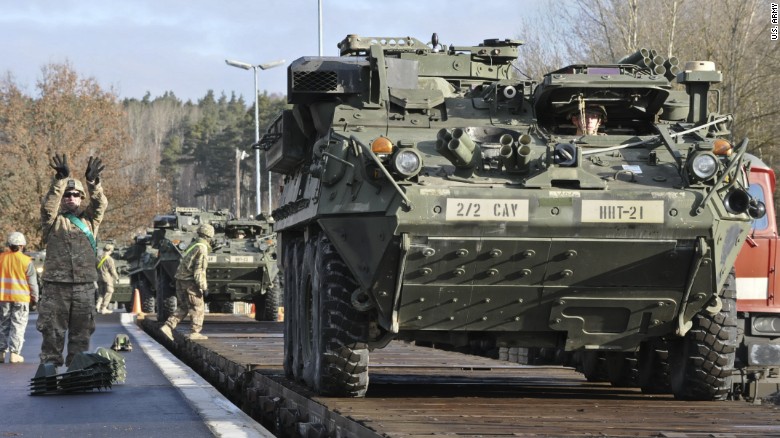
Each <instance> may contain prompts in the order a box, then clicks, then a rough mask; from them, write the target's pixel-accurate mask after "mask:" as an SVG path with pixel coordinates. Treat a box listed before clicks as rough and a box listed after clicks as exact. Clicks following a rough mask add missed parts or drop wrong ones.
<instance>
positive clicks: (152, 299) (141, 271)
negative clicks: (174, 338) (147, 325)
mask: <svg viewBox="0 0 780 438" xmlns="http://www.w3.org/2000/svg"><path fill="white" fill-rule="evenodd" d="M157 253H158V251H157V249H155V248H153V247H152V230H147V232H146V234H141V235H138V236H136V237H135V242H134V243H133V245H130V246H129V247H128V248H127V249H126V250H125V254H124V257H123V258H124V259H125V260H127V264H128V267H127V275H128V276H129V278H130V286H131V288H132V290H135V289H137V290H138V292H139V294H140V299H141V310H142V311H143V312H144V313H155V312H156V310H157V309H156V306H155V303H156V301H157V297H156V294H157V289H156V286H155V285H156V284H157V273H156V271H155V266H156V264H157Z"/></svg>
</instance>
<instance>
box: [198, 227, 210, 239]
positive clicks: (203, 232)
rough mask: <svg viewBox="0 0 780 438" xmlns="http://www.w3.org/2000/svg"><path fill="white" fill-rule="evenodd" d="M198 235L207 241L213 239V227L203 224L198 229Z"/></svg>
mask: <svg viewBox="0 0 780 438" xmlns="http://www.w3.org/2000/svg"><path fill="white" fill-rule="evenodd" d="M198 235H199V236H201V237H205V238H207V239H211V238H212V237H214V227H212V226H211V225H209V224H203V225H201V226H199V227H198Z"/></svg>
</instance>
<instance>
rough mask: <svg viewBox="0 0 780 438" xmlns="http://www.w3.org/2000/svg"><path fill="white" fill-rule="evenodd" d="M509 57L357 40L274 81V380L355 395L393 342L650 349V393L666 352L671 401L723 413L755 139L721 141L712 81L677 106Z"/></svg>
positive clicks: (269, 136)
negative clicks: (279, 297) (277, 280)
mask: <svg viewBox="0 0 780 438" xmlns="http://www.w3.org/2000/svg"><path fill="white" fill-rule="evenodd" d="M520 45H521V43H520V42H519V41H515V40H497V39H493V40H485V41H484V43H482V44H479V45H475V46H445V45H441V44H439V42H438V38H437V37H436V35H434V37H433V38H432V41H431V43H430V45H429V44H425V43H423V42H421V41H419V40H417V39H414V38H408V37H401V38H391V37H359V36H356V35H350V36H348V37H347V38H346V39H344V40H343V41H342V42H341V43H340V44H339V49H340V52H341V56H340V57H303V58H299V59H298V60H296V61H294V62H293V63H292V64H291V65H290V66H289V67H288V93H287V96H288V103H290V104H292V109H290V110H285V111H284V112H283V113H282V114H281V115H280V116H279V118H277V119H276V120H275V122H273V123H272V124H271V126H270V127H269V128H268V131H267V133H266V134H265V135H264V136H263V138H262V139H261V142H260V143H261V147H263V148H267V159H268V165H269V166H270V168H271V170H272V171H274V172H278V173H281V174H284V175H285V178H286V179H285V184H284V189H283V193H282V195H281V199H280V202H279V208H278V209H277V210H275V211H274V212H273V217H274V219H275V220H276V224H275V229H276V231H277V233H278V237H279V239H280V245H281V260H282V271H283V272H284V287H285V293H284V295H285V298H284V302H285V328H284V330H285V360H284V365H285V373H286V374H287V375H288V376H289V377H291V378H294V379H297V380H299V381H302V382H305V384H307V385H308V386H309V387H311V388H312V389H313V390H314V391H316V392H318V393H320V394H325V395H338V396H363V395H365V392H366V390H367V387H368V381H369V376H368V358H369V352H370V351H371V350H372V349H375V348H382V347H384V346H385V345H386V344H387V343H388V342H390V341H391V340H393V339H401V340H409V341H419V342H429V343H447V344H450V345H452V346H454V347H458V346H466V345H469V344H472V343H492V344H494V345H496V346H497V347H514V346H521V347H533V348H561V349H563V350H565V351H570V352H580V351H584V352H605V353H610V354H609V357H610V361H611V364H612V365H613V366H616V367H620V366H623V363H624V362H625V359H626V358H627V357H629V355H635V354H636V352H637V350H639V349H640V347H642V346H648V345H649V346H651V347H650V348H649V351H650V352H651V353H652V354H647V355H645V356H646V357H645V359H641V356H642V355H640V361H643V363H642V364H641V365H643V366H640V367H639V369H640V371H639V372H640V373H643V376H642V377H643V378H644V379H645V380H646V381H653V380H654V379H660V377H657V376H656V375H655V374H654V372H655V371H654V370H655V369H658V368H659V367H654V366H653V364H654V363H656V361H657V360H658V357H657V355H655V354H654V353H655V351H654V349H653V347H652V346H654V345H656V343H663V344H664V345H668V348H669V358H668V359H669V367H668V369H669V370H670V373H671V385H672V390H673V392H674V394H675V396H676V397H678V398H682V399H706V400H710V399H722V398H724V397H725V396H726V394H727V392H728V390H729V387H730V384H731V379H732V371H733V367H734V357H735V354H734V351H735V349H736V346H737V342H738V341H737V325H736V316H735V315H736V314H735V312H736V307H735V294H734V274H733V266H734V260H735V258H736V256H737V253H738V252H739V250H740V248H741V247H742V244H743V242H745V239H746V234H747V232H748V230H749V228H750V223H751V215H753V216H760V215H761V210H762V207H763V206H762V205H761V204H760V203H758V201H756V200H754V199H753V198H752V197H751V196H750V194H749V193H748V191H747V190H746V187H747V185H748V184H747V175H746V172H747V171H748V170H749V163H748V161H747V160H745V159H744V153H745V150H746V148H747V140H746V139H744V140H742V141H740V142H739V143H738V144H737V145H733V144H732V143H730V142H729V141H728V140H727V139H726V138H725V137H726V136H727V135H728V134H729V132H728V127H729V125H730V122H731V117H730V116H728V115H720V114H717V113H716V112H715V111H712V108H711V107H710V105H708V96H710V87H711V85H712V84H715V83H717V82H719V81H720V80H721V74H720V72H718V71H716V70H715V69H714V66H712V65H711V63H706V62H703V63H692V64H691V65H690V67H688V66H686V68H685V69H684V71H681V72H680V73H679V75H678V76H677V77H676V78H673V79H676V80H677V82H678V83H680V84H682V85H684V87H685V90H686V95H685V99H684V101H683V102H682V103H680V102H678V101H677V99H674V98H673V97H674V95H673V93H671V91H672V83H671V82H670V80H669V79H668V78H666V77H665V76H664V75H662V74H658V73H657V72H651V71H650V70H648V69H646V68H643V67H641V66H638V65H631V64H614V65H572V66H569V67H566V68H563V69H560V70H557V71H554V72H552V73H550V74H548V75H546V76H545V77H544V78H543V80H542V81H541V82H540V83H539V84H536V83H535V82H534V81H531V80H529V79H527V78H522V77H520V76H519V71H518V69H517V68H515V67H514V66H513V64H512V62H513V61H514V60H515V59H516V58H517V57H518V54H519V49H518V48H519V46H520ZM715 97H717V95H715ZM686 104H687V105H686ZM686 106H687V108H685V107H686ZM591 107H595V108H596V109H598V111H599V112H600V113H601V126H600V130H599V131H598V132H597V133H596V134H580V133H578V132H577V127H576V126H575V125H574V124H573V121H574V118H573V117H572V116H573V115H579V116H580V118H584V117H585V116H586V115H587V111H588V109H590V108H591ZM719 107H720V106H719V102H718V106H716V107H715V108H719ZM681 108H682V109H681ZM645 349H646V350H647V349H648V348H647V347H645Z"/></svg>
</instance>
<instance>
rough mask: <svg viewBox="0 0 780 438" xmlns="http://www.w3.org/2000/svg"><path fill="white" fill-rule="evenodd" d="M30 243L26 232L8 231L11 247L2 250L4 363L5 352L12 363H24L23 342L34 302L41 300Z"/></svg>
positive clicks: (0, 345)
mask: <svg viewBox="0 0 780 438" xmlns="http://www.w3.org/2000/svg"><path fill="white" fill-rule="evenodd" d="M26 245H27V240H25V238H24V234H22V233H19V232H16V231H14V232H13V233H11V234H9V235H8V250H6V251H4V252H3V253H2V254H0V363H5V352H6V350H8V351H9V352H10V353H11V354H10V358H9V360H8V361H9V362H10V363H22V362H24V357H23V356H22V344H24V331H25V330H26V329H27V318H28V317H29V316H30V304H34V303H35V302H37V301H38V277H37V274H36V273H35V265H34V264H33V262H32V258H30V257H29V256H27V255H25V254H24V252H23V250H24V247H25V246H26Z"/></svg>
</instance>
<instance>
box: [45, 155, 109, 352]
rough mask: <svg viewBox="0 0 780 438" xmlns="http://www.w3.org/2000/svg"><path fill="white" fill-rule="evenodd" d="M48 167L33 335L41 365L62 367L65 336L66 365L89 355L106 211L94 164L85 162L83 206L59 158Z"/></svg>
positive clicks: (99, 168)
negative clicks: (37, 334) (41, 290)
mask: <svg viewBox="0 0 780 438" xmlns="http://www.w3.org/2000/svg"><path fill="white" fill-rule="evenodd" d="M49 166H50V167H51V168H52V169H54V170H55V171H56V174H55V176H54V179H53V180H52V183H51V186H50V187H49V192H48V193H47V194H46V196H45V197H44V199H43V203H42V204H41V225H42V231H43V240H44V243H45V244H46V261H45V262H44V272H43V284H44V288H45V290H46V293H45V294H43V296H42V298H41V302H40V304H39V306H38V323H37V328H38V331H39V332H41V334H42V335H43V343H42V344H41V354H40V358H41V363H49V364H54V365H56V366H61V365H63V358H62V351H63V349H64V347H65V335H66V334H67V336H68V356H67V358H66V359H65V361H64V364H65V365H70V362H71V360H73V357H74V356H75V355H76V354H77V353H81V352H84V351H88V350H89V339H90V337H91V336H92V333H93V332H94V331H95V281H97V279H98V277H97V271H96V270H95V265H96V264H97V242H96V237H95V236H96V235H97V232H98V227H99V226H100V223H101V222H102V220H103V214H104V213H105V211H106V207H107V206H108V200H107V199H106V196H105V195H104V194H103V187H102V186H101V185H100V173H101V172H102V171H103V169H105V166H103V163H102V161H101V160H100V159H99V158H93V157H89V162H88V163H87V171H86V172H85V174H84V176H85V177H86V181H87V187H88V188H89V203H88V204H87V205H82V202H83V200H84V199H85V198H86V192H85V191H84V186H83V185H82V184H81V181H79V180H77V179H74V178H72V177H71V176H70V168H69V167H68V160H67V158H66V156H65V154H62V155H59V156H58V155H56V154H55V155H54V157H53V158H52V161H51V164H49Z"/></svg>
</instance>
